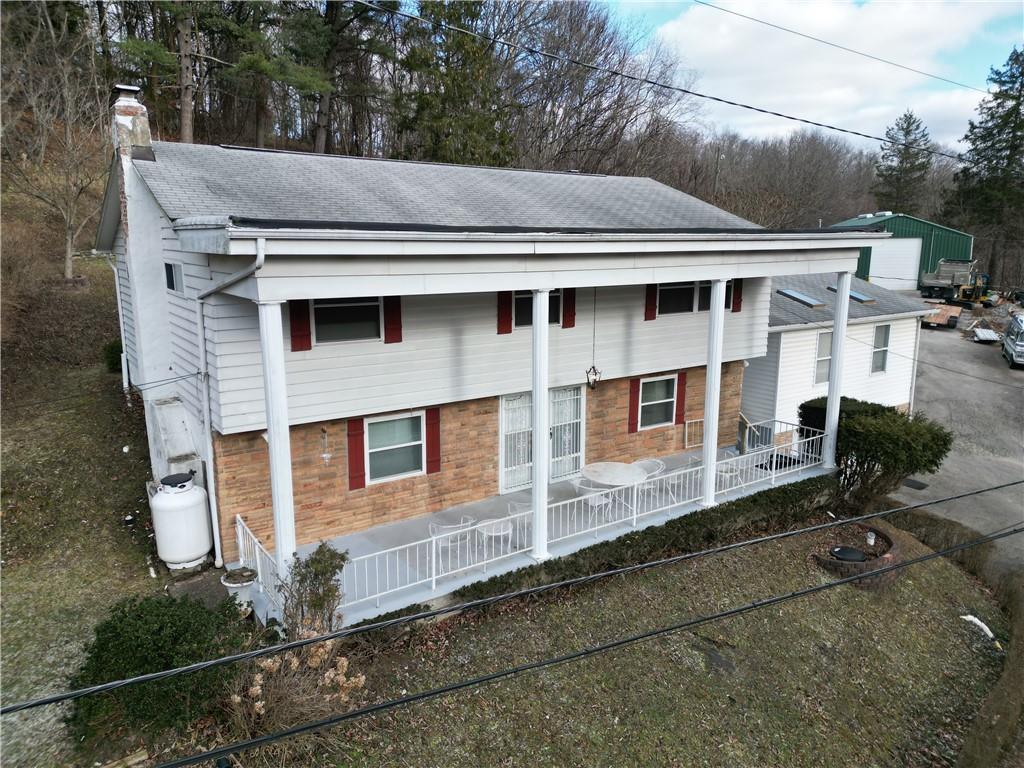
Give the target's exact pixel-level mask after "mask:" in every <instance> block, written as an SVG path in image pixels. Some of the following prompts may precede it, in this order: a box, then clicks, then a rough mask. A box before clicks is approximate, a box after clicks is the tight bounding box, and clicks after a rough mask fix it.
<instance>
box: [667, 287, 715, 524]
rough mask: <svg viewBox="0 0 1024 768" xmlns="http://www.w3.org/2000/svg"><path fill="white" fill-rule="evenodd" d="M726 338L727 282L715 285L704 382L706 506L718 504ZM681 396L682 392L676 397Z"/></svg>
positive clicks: (704, 478)
mask: <svg viewBox="0 0 1024 768" xmlns="http://www.w3.org/2000/svg"><path fill="white" fill-rule="evenodd" d="M724 336H725V280H715V281H714V282H712V283H711V315H710V317H709V318H708V366H707V375H706V378H705V383H704V477H703V482H704V497H703V500H702V504H703V505H704V506H705V507H710V506H713V505H714V503H715V480H716V478H717V475H718V472H717V469H718V468H717V463H718V405H719V402H720V401H721V399H722V338H723V337H724ZM676 396H677V397H678V393H677V395H676Z"/></svg>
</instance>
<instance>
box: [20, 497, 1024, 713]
mask: <svg viewBox="0 0 1024 768" xmlns="http://www.w3.org/2000/svg"><path fill="white" fill-rule="evenodd" d="M1022 484H1024V480H1012V481H1010V482H1006V483H1000V484H998V485H993V486H989V487H987V488H979V489H977V490H973V491H964V492H963V493H958V494H954V495H952V496H945V497H942V498H938V499H930V500H928V501H922V502H917V503H915V504H908V505H906V506H903V507H895V508H893V509H887V510H882V511H880V512H872V513H869V514H866V515H860V516H858V517H851V518H847V519H846V520H833V521H830V522H827V523H819V524H817V525H811V526H807V527H804V528H798V529H795V530H791V531H783V532H781V533H773V534H768V535H765V536H759V537H757V538H753V539H746V540H744V541H738V542H733V543H731V544H722V545H720V546H717V547H712V548H710V549H705V550H701V551H699V552H688V553H685V554H681V555H674V556H672V557H666V558H663V559H661V560H653V561H649V562H644V563H637V564H633V565H627V566H622V567H620V568H613V569H610V570H607V571H600V572H598V573H592V574H587V575H585V576H576V577H574V578H570V579H564V580H562V581H557V582H552V583H548V584H541V585H539V586H536V587H529V588H526V589H522V590H518V591H515V592H507V593H504V594H501V595H494V596H492V597H485V598H481V599H479V600H472V601H469V602H465V603H459V604H457V605H449V606H445V607H443V608H435V609H431V610H427V611H421V612H419V613H415V614H411V615H409V616H400V617H397V618H394V619H388V620H385V621H379V622H375V623H373V624H363V625H361V626H358V627H348V628H345V629H340V630H336V631H334V632H328V633H325V634H322V635H317V636H315V637H310V638H304V639H300V640H292V641H290V642H287V643H279V644H278V645H273V646H267V647H264V648H256V649H253V650H251V651H244V652H242V653H236V654H232V655H230V656H222V657H219V658H216V659H210V660H208V661H201V662H197V663H195V664H189V665H187V666H183V667H176V668H174V669H168V670H163V671H160V672H150V673H147V674H144V675H138V676H136V677H131V678H126V679H124V680H112V681H110V682H108V683H101V684H99V685H93V686H90V687H88V688H80V689H78V690H75V691H65V692H63V693H55V694H51V695H48V696H43V697H40V698H37V699H33V700H30V701H23V702H19V703H16V704H8V705H7V706H4V707H2V708H0V715H7V714H12V713H14V712H20V711H22V710H26V709H34V708H36V707H42V706H47V705H49V704H57V703H59V702H62V701H69V700H73V699H79V698H82V697H84V696H91V695H94V694H97V693H106V692H109V691H113V690H116V689H118V688H124V687H126V686H129V685H138V684H140V683H149V682H154V681H157V680H166V679H167V678H170V677H177V676H178V675H183V674H188V673H192V672H200V671H203V670H206V669H211V668H213V667H219V666H224V665H226V664H234V663H236V662H239V661H247V660H251V659H256V658H259V657H262V656H269V655H273V654H278V653H282V652H284V651H289V650H293V649H296V648H302V647H304V646H307V645H313V644H315V643H322V642H324V641H325V640H338V639H341V638H345V637H352V636H354V635H360V634H364V633H366V632H371V631H374V630H378V629H385V628H390V627H396V626H401V625H404V624H409V623H412V622H415V621H422V620H425V619H432V618H437V617H439V616H445V615H448V614H453V613H459V612H461V611H467V610H474V609H477V608H483V607H487V606H490V605H494V604H497V603H502V602H507V601H509V600H514V599H518V598H522V597H531V596H534V595H539V594H542V593H545V592H550V591H552V590H555V589H563V588H565V587H573V586H580V585H583V584H590V583H592V582H595V581H599V580H602V579H606V578H609V577H611V576H624V575H628V574H631V573H636V572H639V571H645V570H651V569H654V568H660V567H662V566H667V565H675V564H677V563H682V562H686V561H689V560H697V559H700V558H704V557H708V556H711V555H718V554H722V553H724V552H730V551H732V550H735V549H742V548H744V547H749V546H753V545H755V544H765V543H768V542H772V541H781V540H782V539H787V538H791V537H793V536H800V535H803V534H806V533H814V532H817V531H823V530H828V529H831V528H838V527H842V526H846V525H853V524H856V523H862V522H865V521H867V520H874V519H876V518H880V517H883V516H885V515H891V514H895V513H896V512H907V511H910V510H914V509H920V508H922V507H927V506H929V505H931V504H942V503H945V502H949V501H957V500H959V499H964V498H968V497H970V496H977V495H979V494H982V493H988V492H991V491H998V490H1003V489H1005V488H1010V487H1013V486H1016V485H1022Z"/></svg>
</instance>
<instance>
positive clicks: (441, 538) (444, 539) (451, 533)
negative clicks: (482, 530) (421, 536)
mask: <svg viewBox="0 0 1024 768" xmlns="http://www.w3.org/2000/svg"><path fill="white" fill-rule="evenodd" d="M474 523H476V520H474V519H473V518H472V517H469V516H467V515H464V516H463V517H462V519H460V520H459V522H457V523H451V524H448V525H442V524H441V523H428V524H427V530H428V531H429V532H430V538H432V539H437V540H438V541H437V546H438V547H451V546H453V545H455V546H457V545H459V544H463V543H465V542H467V541H469V536H470V530H469V529H470V528H472V527H473V524H474Z"/></svg>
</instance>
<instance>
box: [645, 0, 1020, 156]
mask: <svg viewBox="0 0 1024 768" xmlns="http://www.w3.org/2000/svg"><path fill="white" fill-rule="evenodd" d="M719 4H720V5H723V6H724V7H727V8H729V9H730V10H734V11H737V12H739V13H744V14H747V15H750V16H755V17H757V18H760V19H763V20H765V21H770V22H773V23H775V24H779V25H781V26H785V27H789V28H791V29H795V30H799V31H801V32H803V33H805V34H808V35H815V36H817V37H821V38H823V39H825V40H830V41H832V42H835V43H838V44H840V45H845V46H848V47H850V48H855V49H857V50H860V51H864V52H867V53H872V54H874V55H877V56H881V57H883V58H887V59H890V60H892V61H896V62H899V63H901V64H905V65H906V66H909V67H914V68H916V69H920V70H924V71H926V72H932V73H934V74H937V75H941V76H943V77H949V78H951V79H953V80H958V81H961V82H963V81H964V80H963V78H964V77H965V75H964V74H963V72H962V71H958V70H963V69H964V68H963V67H962V66H961V67H957V66H956V65H954V63H953V60H954V59H956V60H957V61H962V60H963V59H964V57H965V56H968V54H971V55H972V56H973V57H975V58H976V57H977V55H981V56H984V57H987V59H988V64H990V65H1002V63H1003V61H1005V59H1006V56H1007V55H1008V53H1009V46H1007V47H1006V48H1003V47H1001V46H999V45H997V44H996V43H995V42H993V40H994V39H996V40H998V39H1000V38H1003V37H1005V35H1003V34H997V35H993V32H992V29H991V28H989V25H991V23H992V22H995V21H997V20H1002V21H1003V22H1005V21H1006V18H1007V16H1009V17H1011V18H1013V17H1014V15H1015V14H1016V15H1017V16H1019V15H1020V6H1019V4H1017V3H1005V2H998V1H995V2H927V3H925V2H891V3H880V2H870V3H864V4H859V3H855V2H846V1H843V2H838V1H837V2H825V1H824V0H816V1H815V2H810V3H772V4H767V3H761V2H754V1H753V0H736V1H735V2H729V1H728V0H722V2H720V3H719ZM1010 26H1012V22H1011V23H1010ZM1001 31H1002V30H1000V32H1001ZM655 34H656V36H657V38H658V40H659V41H660V42H661V44H662V45H664V46H666V47H667V48H668V50H670V51H671V52H673V53H675V54H676V55H677V56H678V57H679V58H680V60H681V61H682V64H683V66H684V67H685V68H687V69H691V70H693V71H695V72H696V73H697V76H698V81H697V84H696V86H695V88H694V89H695V90H697V91H701V92H703V93H708V94H714V95H716V96H721V97H723V98H727V99H730V100H732V101H740V102H745V103H748V104H752V105H754V106H758V107H763V108H765V109H771V110H774V111H778V112H784V113H787V114H791V115H796V116H799V117H805V118H808V119H811V120H815V121H818V122H822V123H831V124H833V125H838V126H842V127H844V128H850V129H852V130H857V131H862V132H864V133H870V134H874V135H882V134H883V133H884V131H885V128H886V126H887V125H889V124H891V123H892V122H893V121H894V120H895V119H896V117H898V116H899V115H900V114H901V113H902V112H903V111H904V110H906V109H907V108H911V109H913V110H914V112H915V113H917V115H918V116H919V117H921V118H922V120H923V121H924V122H925V125H927V126H928V129H929V131H930V133H931V136H932V138H933V139H934V140H936V141H938V142H940V143H943V144H947V145H950V146H955V145H956V144H957V142H958V141H959V140H960V138H961V137H962V136H963V134H964V132H965V131H966V130H967V121H968V119H969V118H971V117H972V116H973V115H974V112H975V108H976V106H977V104H978V101H979V100H980V99H982V98H984V97H983V95H982V94H980V93H978V92H976V91H972V90H968V89H965V88H958V87H956V86H953V85H948V84H945V83H941V82H939V81H937V80H933V79H931V78H927V77H924V76H922V75H918V74H915V73H913V72H908V71H906V70H903V69H899V68H897V67H893V66H891V65H889V64H884V63H882V62H877V61H872V60H869V59H866V58H863V57H861V56H856V55H854V54H851V53H848V52H846V51H841V50H837V49H835V48H831V47H829V46H826V45H822V44H821V43H818V42H815V41H812V40H807V39H805V38H801V37H798V36H796V35H792V34H789V33H788V32H783V31H780V30H776V29H772V28H770V27H766V26H764V25H762V24H757V23H755V22H752V21H749V20H748V19H743V18H739V17H737V16H733V15H731V14H727V13H723V12H721V11H717V10H715V9H713V8H707V7H704V6H700V5H691V6H689V7H687V9H686V10H685V11H683V12H682V13H681V14H680V15H679V16H678V17H677V18H675V19H674V20H672V21H669V22H667V23H665V24H663V25H662V26H661V27H659V28H658V29H657V31H656V33H655ZM979 46H980V50H970V49H972V48H979ZM986 73H987V70H986ZM967 82H969V83H970V84H971V85H974V86H975V87H984V85H985V84H984V83H980V82H979V83H975V82H970V81H967ZM706 104H707V106H706V107H705V110H704V118H705V120H706V121H707V122H708V123H709V124H710V125H711V126H713V127H716V128H719V129H725V128H728V129H732V130H735V131H738V132H739V133H741V134H744V135H749V136H780V135H786V134H787V133H789V132H791V131H793V130H796V129H798V128H799V124H797V123H794V122H792V121H788V120H783V119H781V118H776V117H770V116H767V115H759V114H757V113H754V112H750V111H746V110H741V109H738V108H735V107H729V106H725V105H712V104H711V103H710V102H706ZM855 141H856V143H858V144H859V145H861V146H874V145H875V142H868V141H866V140H855Z"/></svg>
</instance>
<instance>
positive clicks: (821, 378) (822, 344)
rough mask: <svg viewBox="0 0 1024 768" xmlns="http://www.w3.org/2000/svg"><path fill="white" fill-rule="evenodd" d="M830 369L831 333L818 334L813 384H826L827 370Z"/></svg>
mask: <svg viewBox="0 0 1024 768" xmlns="http://www.w3.org/2000/svg"><path fill="white" fill-rule="evenodd" d="M831 368H832V331H822V332H821V333H819V334H818V352H817V359H816V361H815V365H814V383H815V384H826V383H828V374H829V370H830V369H831Z"/></svg>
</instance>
